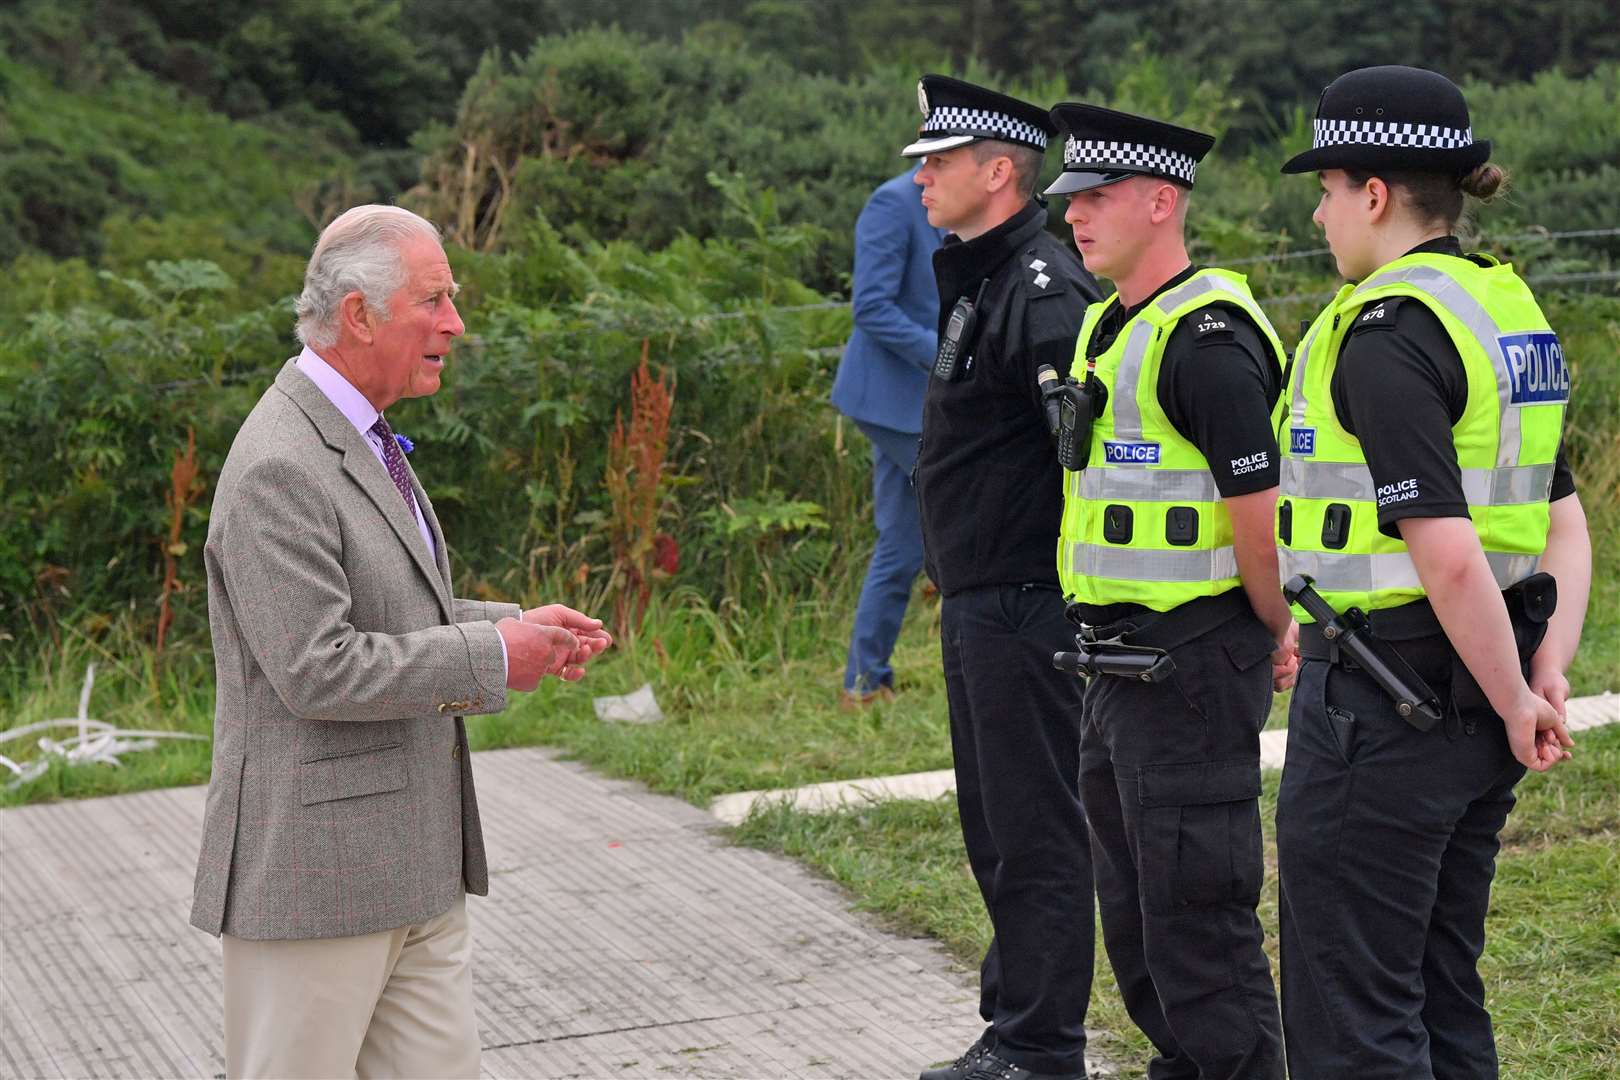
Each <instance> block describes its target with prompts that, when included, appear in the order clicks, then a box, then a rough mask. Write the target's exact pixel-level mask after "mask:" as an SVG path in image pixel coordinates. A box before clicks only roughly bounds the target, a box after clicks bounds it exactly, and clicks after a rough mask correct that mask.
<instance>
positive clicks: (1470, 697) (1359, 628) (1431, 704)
mask: <svg viewBox="0 0 1620 1080" xmlns="http://www.w3.org/2000/svg"><path fill="white" fill-rule="evenodd" d="M1300 581H1301V579H1300V578H1297V577H1296V578H1294V579H1292V580H1291V581H1289V583H1288V585H1287V586H1286V587H1285V588H1284V592H1285V594H1287V595H1288V599H1289V601H1290V602H1291V603H1301V604H1302V605H1303V606H1304V607H1305V608H1306V610H1307V611H1309V612H1310V613H1311V615H1312V616H1313V617H1314V618H1315V619H1316V622H1314V623H1306V624H1303V625H1301V626H1300V628H1299V655H1300V656H1301V657H1302V658H1304V659H1307V660H1324V661H1326V662H1328V663H1330V664H1334V665H1336V666H1338V667H1340V668H1343V669H1344V670H1346V671H1365V672H1366V673H1367V674H1368V675H1369V676H1371V677H1372V679H1373V681H1374V682H1376V683H1378V685H1379V686H1380V688H1382V689H1383V690H1384V692H1385V693H1386V694H1388V695H1389V697H1390V699H1391V700H1392V701H1394V702H1395V705H1396V712H1398V713H1399V714H1400V715H1401V717H1402V718H1403V719H1405V720H1406V721H1407V722H1408V723H1410V724H1412V726H1414V727H1416V728H1418V730H1420V731H1427V730H1429V728H1431V727H1433V726H1434V723H1435V721H1437V720H1439V719H1440V717H1441V715H1442V711H1443V710H1442V709H1441V705H1440V699H1439V695H1438V694H1436V693H1435V692H1434V691H1433V690H1432V689H1430V687H1429V684H1428V679H1425V677H1424V675H1425V674H1426V675H1427V676H1428V677H1429V679H1433V680H1434V681H1435V682H1443V683H1448V684H1449V694H1448V698H1449V700H1448V702H1447V704H1448V705H1449V707H1450V709H1451V711H1453V712H1455V711H1458V710H1461V709H1469V708H1476V707H1479V706H1481V705H1487V706H1488V704H1489V703H1488V702H1487V700H1486V698H1485V693H1484V691H1483V690H1481V689H1480V687H1479V684H1478V682H1476V681H1475V679H1474V677H1473V674H1472V673H1471V672H1469V670H1468V668H1467V666H1466V665H1464V664H1463V662H1462V660H1461V659H1460V658H1459V657H1458V656H1457V653H1456V650H1455V649H1453V648H1452V647H1451V643H1450V641H1448V640H1447V639H1446V636H1445V630H1444V628H1443V627H1441V625H1440V620H1439V618H1438V617H1436V615H1435V613H1434V608H1433V606H1432V605H1430V603H1429V601H1427V600H1416V601H1413V602H1412V603H1410V604H1403V605H1401V606H1400V607H1396V608H1382V609H1379V610H1377V611H1373V612H1365V613H1364V612H1362V611H1361V610H1360V609H1359V608H1350V609H1349V610H1348V611H1346V612H1344V613H1343V614H1339V613H1336V612H1334V611H1333V610H1332V609H1331V608H1329V607H1328V606H1327V605H1326V603H1325V602H1323V601H1322V600H1321V597H1319V596H1316V595H1315V593H1314V590H1311V589H1310V588H1309V579H1304V581H1305V583H1306V584H1305V585H1304V586H1303V587H1299V588H1296V583H1298V582H1300ZM1305 594H1308V595H1305ZM1306 599H1312V600H1314V601H1315V604H1316V605H1319V609H1317V610H1313V605H1312V604H1308V603H1305V600H1306ZM1502 600H1503V603H1505V604H1506V605H1507V610H1508V617H1509V619H1510V621H1511V622H1512V624H1513V637H1514V642H1515V644H1516V645H1517V647H1518V653H1519V659H1520V661H1521V663H1523V662H1528V660H1529V658H1530V656H1531V655H1532V654H1533V653H1534V652H1535V651H1536V649H1537V647H1539V646H1540V644H1541V639H1542V638H1543V637H1545V636H1546V633H1547V620H1548V619H1550V618H1552V614H1553V612H1554V611H1555V610H1556V609H1557V607H1558V585H1557V582H1556V581H1555V580H1554V578H1553V576H1552V575H1551V574H1545V573H1538V574H1532V575H1531V576H1529V577H1527V578H1525V579H1524V580H1523V581H1521V582H1519V583H1517V584H1516V585H1513V586H1511V587H1510V588H1508V589H1505V590H1503V592H1502ZM1395 642H1400V643H1402V648H1401V649H1399V650H1397V649H1395V648H1394V647H1393V644H1392V643H1395ZM1420 671H1421V672H1422V673H1423V674H1420Z"/></svg>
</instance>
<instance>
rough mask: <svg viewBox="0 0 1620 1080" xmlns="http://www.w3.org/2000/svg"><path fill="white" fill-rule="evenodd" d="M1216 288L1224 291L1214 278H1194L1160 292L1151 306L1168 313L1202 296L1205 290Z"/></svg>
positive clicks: (1209, 290) (1214, 289)
mask: <svg viewBox="0 0 1620 1080" xmlns="http://www.w3.org/2000/svg"><path fill="white" fill-rule="evenodd" d="M1217 289H1219V290H1220V291H1221V292H1225V291H1226V290H1225V289H1221V287H1220V283H1219V281H1218V279H1216V278H1211V277H1199V278H1194V279H1193V280H1191V281H1189V282H1187V284H1185V285H1181V286H1178V287H1177V288H1174V289H1171V290H1170V291H1169V292H1167V293H1162V294H1160V296H1159V298H1158V299H1157V300H1155V301H1154V302H1153V306H1154V307H1156V308H1158V309H1159V311H1160V312H1162V313H1163V314H1165V315H1168V314H1170V313H1171V312H1172V311H1174V310H1176V308H1178V307H1180V306H1181V305H1182V304H1184V303H1186V302H1187V301H1188V300H1192V299H1194V298H1195V297H1199V296H1203V295H1204V294H1205V293H1207V292H1214V291H1216V290H1217Z"/></svg>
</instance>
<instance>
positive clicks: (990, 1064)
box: [962, 1051, 1086, 1080]
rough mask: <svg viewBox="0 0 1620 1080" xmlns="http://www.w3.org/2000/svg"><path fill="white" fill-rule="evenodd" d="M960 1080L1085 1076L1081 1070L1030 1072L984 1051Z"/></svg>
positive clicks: (1046, 1079) (1070, 1079)
mask: <svg viewBox="0 0 1620 1080" xmlns="http://www.w3.org/2000/svg"><path fill="white" fill-rule="evenodd" d="M962 1080H1086V1074H1085V1071H1084V1070H1083V1069H1082V1070H1081V1071H1080V1072H1077V1073H1038V1072H1032V1071H1031V1070H1029V1069H1026V1068H1024V1067H1023V1066H1022V1065H1014V1064H1013V1063H1012V1062H1010V1061H1004V1060H1002V1059H1001V1058H999V1057H997V1056H996V1055H995V1054H992V1053H990V1052H989V1051H985V1052H984V1053H983V1054H981V1055H980V1056H979V1063H978V1064H977V1065H975V1066H974V1067H973V1069H972V1071H970V1072H969V1073H968V1074H967V1075H966V1076H964V1077H962Z"/></svg>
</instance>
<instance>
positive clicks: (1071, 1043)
mask: <svg viewBox="0 0 1620 1080" xmlns="http://www.w3.org/2000/svg"><path fill="white" fill-rule="evenodd" d="M1073 640H1074V638H1073V629H1072V628H1071V627H1070V626H1069V624H1068V623H1067V622H1066V621H1065V619H1064V618H1063V599H1062V597H1061V596H1060V595H1059V593H1058V589H1057V586H1056V584H1035V585H987V586H982V587H978V588H972V589H963V590H960V591H957V592H953V593H951V594H950V595H949V596H947V597H945V599H944V603H943V605H942V608H941V612H940V643H941V646H942V650H943V659H944V666H945V690H946V694H947V697H948V701H949V706H950V716H951V753H952V757H953V759H954V761H955V766H956V803H957V810H958V812H959V814H960V816H961V819H962V839H963V842H964V843H965V845H966V847H967V855H968V863H969V865H970V866H971V867H972V868H973V876H974V878H975V879H976V880H977V881H978V885H979V892H980V893H981V894H982V895H983V897H984V906H985V909H986V910H987V911H988V912H989V915H990V923H991V927H992V929H993V931H994V937H993V938H992V939H991V942H990V948H989V950H988V951H987V952H986V953H985V957H984V963H983V964H982V965H981V967H980V993H979V1013H980V1015H981V1016H982V1017H983V1018H984V1020H985V1021H986V1023H988V1024H989V1025H990V1027H989V1030H988V1031H986V1033H985V1036H986V1038H985V1041H986V1043H987V1045H988V1046H989V1048H990V1049H991V1050H994V1051H995V1053H996V1054H997V1055H998V1056H1000V1057H1002V1058H1003V1059H1005V1060H1007V1061H1010V1062H1012V1063H1013V1064H1015V1065H1019V1066H1022V1067H1023V1068H1026V1069H1029V1070H1031V1071H1033V1072H1040V1073H1066V1074H1079V1073H1083V1072H1084V1071H1085V1047H1086V1032H1085V1018H1086V1006H1087V1004H1088V1003H1089V1001H1090V998H1091V970H1092V957H1093V947H1094V937H1095V930H1094V928H1093V926H1094V924H1093V915H1092V903H1091V848H1090V843H1089V841H1088V838H1087V834H1086V821H1085V816H1084V814H1083V813H1082V811H1081V809H1080V799H1079V795H1078V793H1077V791H1076V783H1077V780H1078V774H1079V765H1080V716H1081V697H1080V694H1081V686H1080V682H1079V680H1077V679H1075V678H1074V677H1073V676H1070V675H1065V674H1064V673H1063V672H1060V671H1057V670H1055V669H1054V668H1053V667H1052V654H1053V653H1055V652H1059V651H1061V650H1063V649H1066V648H1069V647H1072V644H1073Z"/></svg>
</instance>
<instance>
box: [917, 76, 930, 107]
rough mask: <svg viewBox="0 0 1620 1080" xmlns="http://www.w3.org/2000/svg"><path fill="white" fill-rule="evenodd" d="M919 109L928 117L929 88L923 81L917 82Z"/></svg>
mask: <svg viewBox="0 0 1620 1080" xmlns="http://www.w3.org/2000/svg"><path fill="white" fill-rule="evenodd" d="M917 108H919V109H921V110H922V114H923V115H924V116H927V115H928V88H927V87H926V86H924V85H923V83H922V80H921V79H918V80H917Z"/></svg>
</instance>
